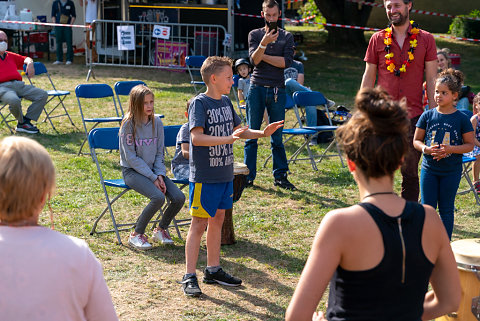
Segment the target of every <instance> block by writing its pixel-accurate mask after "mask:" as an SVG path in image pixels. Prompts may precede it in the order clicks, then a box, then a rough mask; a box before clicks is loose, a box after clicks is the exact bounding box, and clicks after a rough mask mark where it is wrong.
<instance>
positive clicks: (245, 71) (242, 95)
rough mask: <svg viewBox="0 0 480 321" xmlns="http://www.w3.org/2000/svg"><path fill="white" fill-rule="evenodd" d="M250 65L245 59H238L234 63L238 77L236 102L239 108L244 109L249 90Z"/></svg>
mask: <svg viewBox="0 0 480 321" xmlns="http://www.w3.org/2000/svg"><path fill="white" fill-rule="evenodd" d="M251 68H252V65H251V64H250V63H249V62H248V60H247V59H245V58H240V59H238V60H237V61H236V62H235V72H236V73H237V74H238V75H239V76H240V79H238V89H237V94H238V100H239V101H240V106H241V107H245V101H246V100H247V97H248V90H249V89H250V70H251Z"/></svg>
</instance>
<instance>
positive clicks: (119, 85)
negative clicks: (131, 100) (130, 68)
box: [113, 80, 147, 116]
mask: <svg viewBox="0 0 480 321" xmlns="http://www.w3.org/2000/svg"><path fill="white" fill-rule="evenodd" d="M138 85H144V86H146V85H147V84H146V83H144V82H143V81H141V80H127V81H117V82H116V83H115V85H113V90H114V91H115V95H116V96H117V100H118V106H119V107H120V110H121V112H122V116H125V113H124V111H123V107H122V102H121V101H120V96H128V95H130V91H131V90H132V88H133V87H135V86H138Z"/></svg>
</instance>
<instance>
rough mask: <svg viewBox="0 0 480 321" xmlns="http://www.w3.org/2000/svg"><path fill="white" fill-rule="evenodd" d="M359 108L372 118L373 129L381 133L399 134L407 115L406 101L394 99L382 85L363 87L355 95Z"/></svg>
mask: <svg viewBox="0 0 480 321" xmlns="http://www.w3.org/2000/svg"><path fill="white" fill-rule="evenodd" d="M355 105H356V107H357V109H358V110H359V111H360V112H362V113H365V114H366V115H367V117H368V118H369V119H370V126H371V127H372V130H373V131H374V132H375V133H376V134H379V135H387V136H388V135H398V133H401V132H403V131H404V130H405V129H404V128H403V127H404V126H403V125H402V124H403V123H404V120H405V117H406V116H407V112H406V108H405V102H404V101H401V102H396V101H392V100H391V98H390V96H389V95H388V93H387V92H386V91H385V90H384V89H382V88H381V87H376V88H363V89H361V90H360V91H359V92H358V94H357V96H356V97H355Z"/></svg>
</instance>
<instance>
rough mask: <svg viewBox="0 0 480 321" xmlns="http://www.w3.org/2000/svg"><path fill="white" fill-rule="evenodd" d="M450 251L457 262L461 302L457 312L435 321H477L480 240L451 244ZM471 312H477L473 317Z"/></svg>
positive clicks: (479, 285)
mask: <svg viewBox="0 0 480 321" xmlns="http://www.w3.org/2000/svg"><path fill="white" fill-rule="evenodd" d="M451 245H452V251H453V254H454V255H455V260H456V261H457V266H458V273H459V275H460V284H461V286H462V300H461V301H460V307H459V309H458V311H457V312H455V313H449V314H447V315H444V316H442V317H441V318H437V319H436V320H437V321H454V320H455V321H477V320H479V319H478V315H479V313H480V303H479V299H480V280H479V277H480V239H466V240H459V241H455V242H452V244H451ZM472 310H473V311H477V312H476V313H477V316H475V314H474V312H472Z"/></svg>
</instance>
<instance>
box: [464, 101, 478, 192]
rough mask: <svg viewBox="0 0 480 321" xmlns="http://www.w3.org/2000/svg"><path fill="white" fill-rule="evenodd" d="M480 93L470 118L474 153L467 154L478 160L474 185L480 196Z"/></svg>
mask: <svg viewBox="0 0 480 321" xmlns="http://www.w3.org/2000/svg"><path fill="white" fill-rule="evenodd" d="M479 118H480V93H478V94H476V95H475V98H473V116H472V118H470V122H471V123H472V126H473V131H474V133H475V140H474V144H475V146H474V147H473V151H471V152H470V153H467V154H465V156H468V157H475V158H476V159H477V160H476V161H475V162H474V163H473V183H474V184H475V190H476V192H477V193H478V194H480V180H479V173H480V119H479Z"/></svg>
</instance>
